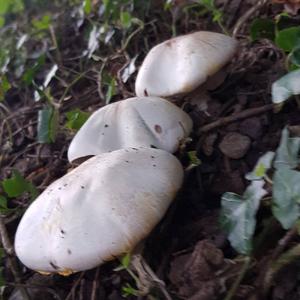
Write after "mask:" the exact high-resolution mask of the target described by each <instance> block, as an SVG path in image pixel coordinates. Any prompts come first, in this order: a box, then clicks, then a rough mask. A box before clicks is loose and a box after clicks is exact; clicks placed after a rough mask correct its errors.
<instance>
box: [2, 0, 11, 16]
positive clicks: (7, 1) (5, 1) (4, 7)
mask: <svg viewBox="0 0 300 300" xmlns="http://www.w3.org/2000/svg"><path fill="white" fill-rule="evenodd" d="M9 6H10V0H1V1H0V14H1V15H5V14H6V13H7V12H8V9H9Z"/></svg>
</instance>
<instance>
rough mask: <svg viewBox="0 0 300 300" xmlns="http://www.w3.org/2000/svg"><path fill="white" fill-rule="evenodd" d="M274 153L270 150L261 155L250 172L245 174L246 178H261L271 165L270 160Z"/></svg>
mask: <svg viewBox="0 0 300 300" xmlns="http://www.w3.org/2000/svg"><path fill="white" fill-rule="evenodd" d="M274 156H275V153H274V152H272V151H268V152H267V153H265V154H264V155H263V156H261V157H260V158H259V160H258V162H257V163H256V165H255V167H254V169H253V171H252V172H250V173H248V174H246V176H245V177H246V179H248V180H259V179H262V178H263V177H264V176H265V175H266V173H267V171H268V170H269V169H270V168H271V166H272V161H273V159H274Z"/></svg>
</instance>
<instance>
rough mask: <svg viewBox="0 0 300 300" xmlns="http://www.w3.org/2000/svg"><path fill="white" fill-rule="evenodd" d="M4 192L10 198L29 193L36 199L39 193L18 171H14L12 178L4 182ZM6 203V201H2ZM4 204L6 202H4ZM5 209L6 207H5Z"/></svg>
mask: <svg viewBox="0 0 300 300" xmlns="http://www.w3.org/2000/svg"><path fill="white" fill-rule="evenodd" d="M2 186H3V190H4V192H5V193H6V194H7V195H8V197H10V198H14V197H19V196H21V195H22V194H23V193H25V192H29V193H30V194H31V196H32V197H35V196H36V194H37V192H36V188H35V187H34V186H33V184H32V183H31V182H29V181H27V180H26V179H25V178H24V177H23V176H22V175H21V174H20V173H19V172H18V171H16V170H14V171H13V174H12V177H11V178H9V179H5V180H3V181H2ZM2 201H4V200H2ZM2 203H4V202H2ZM3 208H5V207H3Z"/></svg>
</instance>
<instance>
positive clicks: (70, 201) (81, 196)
mask: <svg viewBox="0 0 300 300" xmlns="http://www.w3.org/2000/svg"><path fill="white" fill-rule="evenodd" d="M182 180H183V170H182V166H181V164H180V163H179V161H178V160H177V159H176V157H175V156H173V155H172V154H170V153H168V152H166V151H163V150H158V149H151V148H139V149H137V148H130V149H121V150H117V151H114V152H111V153H104V154H100V155H98V156H95V157H93V158H91V159H89V160H87V161H86V162H84V163H83V164H81V165H80V166H79V167H78V168H76V169H74V170H73V171H71V172H70V173H68V174H67V175H65V176H63V177H62V178H60V179H58V180H57V181H55V182H54V183H52V184H51V185H50V186H49V187H48V188H47V189H46V190H45V191H44V192H43V193H42V194H41V195H40V196H39V197H38V198H37V199H36V200H35V201H34V202H33V203H32V204H31V206H30V207H29V208H28V210H27V211H26V212H25V214H24V216H23V218H22V220H21V222H20V224H19V227H18V229H17V233H16V237H15V250H16V254H17V256H18V257H19V259H20V260H21V261H22V262H23V263H24V264H25V265H26V266H27V267H28V268H31V269H33V270H37V271H40V272H55V273H56V272H57V273H60V274H70V273H72V272H75V271H81V270H86V269H90V268H93V267H95V266H97V265H99V264H101V263H103V262H104V261H107V260H111V259H113V258H115V257H116V256H119V255H121V254H123V253H125V252H127V251H129V250H131V249H132V248H134V246H135V245H136V244H137V243H138V242H139V241H140V240H141V239H143V238H144V237H146V236H147V235H148V234H149V233H150V231H151V230H152V229H153V227H154V226H155V225H156V224H157V223H158V222H159V221H160V219H161V218H162V217H163V215H164V214H165V212H166V210H167V208H168V206H169V205H170V203H171V201H172V200H173V199H174V197H175V194H176V192H177V191H178V189H179V188H180V186H181V184H182Z"/></svg>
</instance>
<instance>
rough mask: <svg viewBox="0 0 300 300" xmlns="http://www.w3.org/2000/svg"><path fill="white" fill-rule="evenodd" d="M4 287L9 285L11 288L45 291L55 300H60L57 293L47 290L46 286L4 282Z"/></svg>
mask: <svg viewBox="0 0 300 300" xmlns="http://www.w3.org/2000/svg"><path fill="white" fill-rule="evenodd" d="M5 285H9V286H13V287H22V288H28V289H36V290H42V291H47V292H48V293H49V294H51V295H52V296H53V297H54V298H55V299H57V300H61V299H62V298H61V297H60V295H59V294H58V293H56V292H55V291H54V290H53V289H51V288H49V287H48V286H45V285H35V284H23V283H15V282H5Z"/></svg>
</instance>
